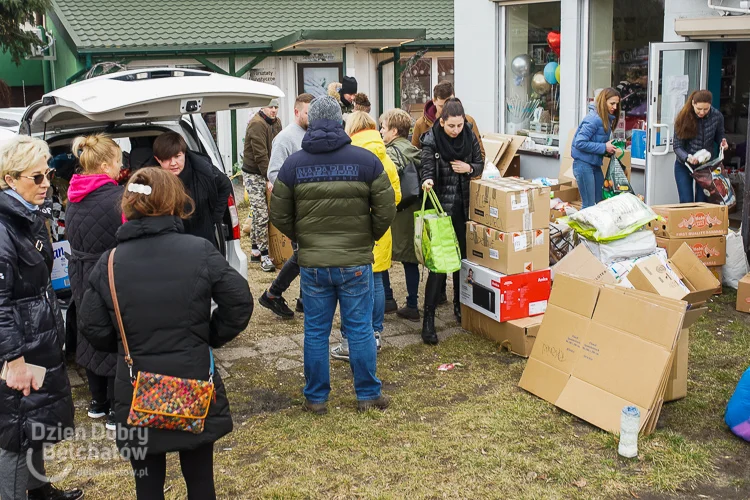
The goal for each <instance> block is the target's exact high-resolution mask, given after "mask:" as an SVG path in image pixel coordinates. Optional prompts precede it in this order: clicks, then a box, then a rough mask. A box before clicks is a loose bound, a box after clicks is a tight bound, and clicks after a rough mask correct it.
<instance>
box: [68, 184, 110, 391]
mask: <svg viewBox="0 0 750 500" xmlns="http://www.w3.org/2000/svg"><path fill="white" fill-rule="evenodd" d="M123 190H124V188H123V187H122V186H118V185H117V184H116V183H113V182H107V180H106V176H103V175H101V176H100V175H74V176H73V179H72V180H71V182H70V189H69V190H68V197H69V200H70V203H69V204H68V211H67V213H66V220H65V223H66V231H67V236H68V241H69V243H70V249H71V258H70V261H69V262H70V264H69V267H68V271H69V273H70V288H71V290H72V291H73V301H74V302H75V303H76V304H80V303H81V301H82V300H83V292H85V291H86V289H87V288H88V286H89V274H91V270H92V269H93V268H94V264H96V262H97V261H98V260H99V257H101V255H102V254H103V253H104V252H106V251H107V250H109V249H111V248H114V247H115V246H117V238H116V237H115V233H117V229H118V228H119V227H120V226H121V225H122V209H121V208H120V202H121V200H122V193H123ZM76 361H77V362H78V364H79V365H81V366H83V367H84V368H86V369H89V370H91V371H93V372H94V373H95V374H97V375H100V376H102V377H114V376H115V367H116V366H117V355H116V354H115V353H111V352H102V351H97V350H96V349H94V348H93V347H92V345H91V344H89V342H88V340H86V337H85V336H84V335H83V334H82V331H81V328H80V325H79V328H78V342H77V344H76Z"/></svg>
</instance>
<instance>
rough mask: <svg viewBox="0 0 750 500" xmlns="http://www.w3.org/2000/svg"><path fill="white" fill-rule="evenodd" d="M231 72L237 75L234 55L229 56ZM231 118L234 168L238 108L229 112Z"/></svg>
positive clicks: (233, 162)
mask: <svg viewBox="0 0 750 500" xmlns="http://www.w3.org/2000/svg"><path fill="white" fill-rule="evenodd" d="M229 74H230V75H231V76H234V75H235V67H234V55H231V56H229ZM229 114H230V116H231V118H230V120H231V126H230V128H231V129H232V167H231V168H234V164H235V163H236V162H237V159H238V158H237V110H235V109H233V110H232V111H230V112H229Z"/></svg>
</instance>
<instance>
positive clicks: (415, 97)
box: [401, 58, 432, 116]
mask: <svg viewBox="0 0 750 500" xmlns="http://www.w3.org/2000/svg"><path fill="white" fill-rule="evenodd" d="M401 64H402V67H403V68H404V71H403V73H401V108H402V109H404V110H406V111H407V112H408V113H410V114H412V115H413V116H422V112H423V111H424V105H425V103H427V101H429V100H430V99H431V98H432V97H431V96H432V59H430V58H422V59H401Z"/></svg>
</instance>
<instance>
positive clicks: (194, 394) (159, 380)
mask: <svg viewBox="0 0 750 500" xmlns="http://www.w3.org/2000/svg"><path fill="white" fill-rule="evenodd" d="M115 250H116V249H113V250H112V252H110V254H109V261H108V263H107V270H108V272H109V290H110V293H111V294H112V304H113V305H114V309H115V316H116V318H117V326H118V327H119V329H120V335H121V337H122V345H123V347H124V349H125V362H126V363H127V365H128V368H129V370H130V382H131V383H132V384H133V386H134V389H133V401H132V402H131V404H130V413H129V414H128V420H127V423H128V425H131V426H134V427H150V428H153V429H165V430H170V431H187V432H192V433H193V434H200V433H201V432H203V426H204V425H205V421H206V416H207V415H208V410H209V407H210V405H211V399H212V398H213V397H214V396H215V395H214V355H213V351H212V350H211V349H210V348H209V352H210V354H211V368H210V370H209V376H208V380H207V381H205V380H194V379H188V378H179V377H171V376H169V375H160V374H158V373H150V372H142V371H139V372H138V375H137V376H136V377H133V358H131V357H130V349H129V348H128V341H127V339H126V338H125V328H124V326H123V324H122V316H121V315H120V305H119V303H118V301H117V290H116V289H115V274H114V262H115Z"/></svg>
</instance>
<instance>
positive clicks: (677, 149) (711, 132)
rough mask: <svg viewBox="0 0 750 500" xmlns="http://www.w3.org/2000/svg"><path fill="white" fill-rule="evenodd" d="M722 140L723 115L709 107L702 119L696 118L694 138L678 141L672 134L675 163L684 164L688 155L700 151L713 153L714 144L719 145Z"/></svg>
mask: <svg viewBox="0 0 750 500" xmlns="http://www.w3.org/2000/svg"><path fill="white" fill-rule="evenodd" d="M722 139H724V115H722V114H721V111H719V110H718V109H716V108H714V107H711V111H710V112H709V113H708V114H707V115H706V116H704V117H703V118H698V133H697V134H695V137H692V138H686V139H680V138H679V137H677V133H676V132H675V134H674V154H675V155H676V156H677V161H679V162H680V163H681V164H684V163H685V162H686V161H687V159H688V155H692V154H695V153H697V152H698V151H700V150H701V149H706V150H708V151H709V152H710V153H711V154H713V152H714V143H716V144H717V145H718V144H721V141H722Z"/></svg>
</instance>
